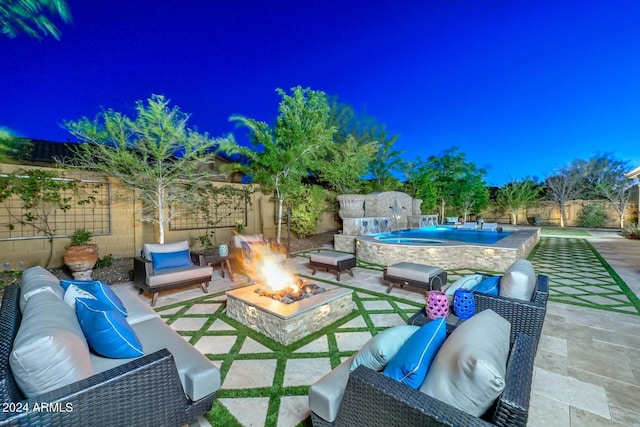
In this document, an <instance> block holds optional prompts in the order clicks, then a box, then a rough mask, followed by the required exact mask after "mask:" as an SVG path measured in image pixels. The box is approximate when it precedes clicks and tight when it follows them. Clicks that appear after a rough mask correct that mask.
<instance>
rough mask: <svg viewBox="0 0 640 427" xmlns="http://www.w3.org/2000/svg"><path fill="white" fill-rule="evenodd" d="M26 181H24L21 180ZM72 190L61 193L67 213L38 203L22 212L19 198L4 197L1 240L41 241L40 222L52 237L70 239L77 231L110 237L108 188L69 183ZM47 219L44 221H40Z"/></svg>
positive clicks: (99, 184) (0, 215)
mask: <svg viewBox="0 0 640 427" xmlns="http://www.w3.org/2000/svg"><path fill="white" fill-rule="evenodd" d="M24 179H26V177H25V178H24ZM54 179H56V180H59V181H68V182H71V181H75V182H76V185H75V186H74V187H75V188H68V189H63V190H60V193H61V196H62V199H63V200H65V201H67V209H65V210H61V209H57V208H55V207H54V206H52V205H48V204H47V202H46V201H41V202H40V203H38V206H34V207H32V208H25V203H24V201H23V200H22V199H21V196H20V195H11V196H9V197H6V198H5V199H4V201H3V202H2V204H1V205H0V206H2V207H3V208H0V240H24V239H38V238H40V239H42V238H47V237H48V236H46V235H44V234H43V233H42V232H40V231H39V229H42V228H43V224H42V221H47V222H48V224H47V225H46V227H48V228H49V229H50V230H51V231H52V237H54V238H57V237H69V236H71V235H72V234H73V232H74V231H75V230H76V229H79V228H84V229H86V230H89V231H90V232H91V233H92V234H93V235H94V236H99V235H107V234H111V184H110V183H109V182H108V181H100V180H83V179H81V180H72V179H66V178H54ZM43 215H46V220H45V219H43Z"/></svg>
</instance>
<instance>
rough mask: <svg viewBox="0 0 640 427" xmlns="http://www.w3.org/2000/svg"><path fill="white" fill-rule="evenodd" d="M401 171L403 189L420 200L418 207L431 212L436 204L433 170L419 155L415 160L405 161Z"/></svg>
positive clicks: (436, 196) (436, 195) (436, 194)
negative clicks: (403, 181)
mask: <svg viewBox="0 0 640 427" xmlns="http://www.w3.org/2000/svg"><path fill="white" fill-rule="evenodd" d="M403 172H404V175H405V177H406V179H407V180H406V182H405V191H406V193H407V194H409V195H410V196H411V197H413V198H414V199H420V200H422V204H421V205H420V209H421V210H422V211H423V212H432V211H433V210H435V209H436V208H437V206H438V193H437V188H436V185H435V182H434V175H433V170H432V169H431V168H430V167H429V165H428V164H427V163H426V162H424V161H423V160H422V159H421V158H420V157H419V156H418V158H417V159H416V160H415V161H412V162H407V163H405V165H404V167H403Z"/></svg>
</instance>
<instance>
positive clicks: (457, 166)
mask: <svg viewBox="0 0 640 427" xmlns="http://www.w3.org/2000/svg"><path fill="white" fill-rule="evenodd" d="M427 167H428V168H429V169H431V173H432V176H433V178H434V185H435V187H436V194H437V195H438V201H439V204H440V217H441V219H442V220H443V221H444V218H445V216H446V213H447V210H452V209H453V210H456V212H455V214H456V215H460V214H463V215H464V216H465V219H466V215H467V214H468V213H470V212H473V211H475V212H476V213H479V212H481V211H482V210H483V209H484V208H485V207H486V205H487V204H488V203H489V194H488V191H487V188H486V184H485V179H484V176H485V175H486V170H485V169H483V168H478V167H477V166H476V165H475V163H473V162H470V161H467V159H466V156H465V154H464V153H461V152H459V151H458V148H457V147H452V148H450V149H448V150H446V151H444V152H443V153H442V154H440V155H438V156H431V157H429V158H428V159H427ZM448 207H450V208H448Z"/></svg>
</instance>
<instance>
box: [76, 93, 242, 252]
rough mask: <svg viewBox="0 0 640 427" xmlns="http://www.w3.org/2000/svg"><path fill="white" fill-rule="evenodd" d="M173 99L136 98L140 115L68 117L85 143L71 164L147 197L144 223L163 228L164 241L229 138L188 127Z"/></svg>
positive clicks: (78, 146) (78, 147) (136, 195)
mask: <svg viewBox="0 0 640 427" xmlns="http://www.w3.org/2000/svg"><path fill="white" fill-rule="evenodd" d="M169 103H170V100H168V99H165V97H164V96H162V95H152V96H151V98H149V99H148V100H147V101H146V102H144V101H138V102H137V103H136V117H135V118H133V119H132V118H129V117H127V116H126V115H124V114H122V113H119V112H116V111H114V110H111V109H109V110H106V111H103V112H102V113H99V114H98V115H97V116H96V118H95V119H94V120H90V119H88V118H86V117H84V118H82V119H80V120H78V121H67V122H65V126H66V127H67V129H68V130H69V132H71V134H72V135H73V136H75V137H76V138H78V139H79V140H80V141H81V142H82V143H81V144H76V145H73V146H72V150H73V152H74V154H75V157H74V158H73V159H71V160H70V162H67V163H68V164H69V165H70V166H73V167H78V168H83V169H92V170H96V171H98V172H102V173H104V174H106V175H109V176H112V177H114V178H117V179H119V180H121V181H122V182H123V183H124V185H125V186H126V187H127V188H129V189H131V190H134V198H136V199H139V200H141V201H142V206H143V209H142V213H141V220H142V222H148V223H152V224H154V225H155V226H156V227H157V230H158V241H159V242H160V243H164V236H165V230H166V228H167V227H168V225H169V223H170V222H171V221H172V220H173V219H174V218H175V217H177V216H179V215H180V214H181V213H182V212H184V211H185V209H184V208H185V207H186V206H189V204H190V203H191V201H192V199H193V195H194V192H195V191H196V190H197V189H198V187H199V186H200V185H208V184H209V183H210V181H211V177H212V172H211V166H212V164H213V153H214V152H215V150H216V148H217V147H218V145H219V144H220V143H222V142H225V141H229V140H230V137H228V138H216V139H212V138H210V137H209V136H208V135H207V134H206V133H205V134H200V133H198V132H196V131H195V130H192V129H190V128H188V127H187V121H188V119H189V115H188V114H185V113H183V112H182V111H180V109H179V108H178V107H170V106H169Z"/></svg>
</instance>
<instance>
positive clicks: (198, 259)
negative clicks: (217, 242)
mask: <svg viewBox="0 0 640 427" xmlns="http://www.w3.org/2000/svg"><path fill="white" fill-rule="evenodd" d="M230 258H231V257H230V256H228V255H227V256H220V255H218V254H214V253H207V252H192V253H191V260H192V261H193V263H194V264H198V265H201V266H202V265H210V266H211V267H213V268H214V269H215V267H216V266H220V274H221V275H222V277H225V276H224V274H225V268H226V270H227V273H229V279H231V281H232V282H235V277H234V276H233V269H232V268H231V261H230Z"/></svg>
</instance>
